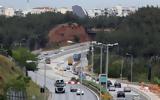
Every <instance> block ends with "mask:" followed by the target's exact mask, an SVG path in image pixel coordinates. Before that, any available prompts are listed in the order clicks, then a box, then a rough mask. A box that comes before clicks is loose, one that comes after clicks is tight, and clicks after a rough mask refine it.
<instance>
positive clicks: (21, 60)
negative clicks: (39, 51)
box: [12, 48, 37, 70]
mask: <svg viewBox="0 0 160 100" xmlns="http://www.w3.org/2000/svg"><path fill="white" fill-rule="evenodd" d="M12 55H13V58H14V59H15V61H16V62H17V63H18V64H19V65H20V66H21V67H22V68H23V67H26V70H36V64H35V63H30V64H28V63H26V61H27V60H33V61H36V60H37V59H36V55H34V54H32V53H31V52H30V51H29V50H28V49H26V48H17V49H15V50H13V54H12Z"/></svg>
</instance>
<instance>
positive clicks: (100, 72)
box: [100, 45, 103, 74]
mask: <svg viewBox="0 0 160 100" xmlns="http://www.w3.org/2000/svg"><path fill="white" fill-rule="evenodd" d="M100 48H101V59H100V74H102V61H103V45H101V46H100Z"/></svg>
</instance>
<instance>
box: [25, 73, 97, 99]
mask: <svg viewBox="0 0 160 100" xmlns="http://www.w3.org/2000/svg"><path fill="white" fill-rule="evenodd" d="M28 74H29V76H30V77H31V78H32V80H33V81H34V82H35V83H37V84H38V85H40V86H41V87H43V86H44V74H42V73H39V72H36V73H34V72H28ZM54 83H55V80H54V79H50V78H49V77H47V78H46V87H47V88H48V89H49V91H50V93H49V94H50V98H51V99H50V100H88V98H90V99H91V100H97V97H96V96H95V94H93V93H92V92H91V91H90V90H89V89H88V88H86V87H84V86H81V85H78V84H76V85H72V86H73V87H75V88H78V89H79V88H80V89H82V90H83V91H84V95H82V96H79V95H76V93H72V92H70V87H71V85H70V84H67V85H66V93H64V94H56V93H55V87H54Z"/></svg>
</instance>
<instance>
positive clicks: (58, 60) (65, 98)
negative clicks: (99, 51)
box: [28, 46, 98, 100]
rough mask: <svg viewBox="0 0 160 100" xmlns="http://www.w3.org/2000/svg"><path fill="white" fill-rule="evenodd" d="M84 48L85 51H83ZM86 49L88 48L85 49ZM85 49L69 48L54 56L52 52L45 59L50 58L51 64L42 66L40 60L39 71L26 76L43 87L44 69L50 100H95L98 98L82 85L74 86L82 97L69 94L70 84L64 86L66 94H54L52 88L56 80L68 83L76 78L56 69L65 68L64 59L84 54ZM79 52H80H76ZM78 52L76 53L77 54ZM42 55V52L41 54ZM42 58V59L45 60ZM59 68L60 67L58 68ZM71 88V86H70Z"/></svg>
mask: <svg viewBox="0 0 160 100" xmlns="http://www.w3.org/2000/svg"><path fill="white" fill-rule="evenodd" d="M84 48H85V50H83V49H84ZM87 48H88V47H87ZM87 48H86V47H83V46H82V47H78V48H72V49H71V48H70V50H66V51H64V52H59V53H58V54H55V53H54V52H53V53H52V52H51V53H50V54H49V55H46V56H45V57H51V64H47V65H45V64H43V62H44V59H41V60H40V61H39V63H38V68H39V70H38V71H36V72H31V71H30V72H28V75H29V76H30V77H31V78H32V80H33V81H34V82H35V83H37V84H38V85H40V86H41V87H43V86H44V83H45V82H44V73H45V72H44V69H46V76H47V77H46V87H47V88H48V89H49V91H50V97H49V98H50V100H89V99H90V100H97V99H98V98H97V97H96V95H95V94H94V93H93V92H91V91H90V90H88V88H86V87H84V86H82V85H78V84H77V85H74V87H75V88H80V89H82V90H83V91H84V95H83V96H78V95H76V93H71V92H70V86H71V85H70V84H67V85H66V87H65V88H66V89H65V90H66V93H64V94H56V93H55V88H54V82H55V80H56V79H64V80H65V81H69V80H70V78H71V77H77V76H75V75H73V74H72V73H71V72H63V73H62V72H60V71H59V70H58V69H56V67H57V66H58V65H61V66H62V64H63V65H64V66H65V64H66V63H64V62H66V59H67V57H69V56H72V55H73V54H74V53H81V52H86V49H87ZM78 50H80V51H78ZM77 51H78V52H77ZM43 53H44V52H43ZM45 57H44V56H42V58H45ZM45 67H46V68H45ZM58 67H60V66H58ZM72 86H73V85H72Z"/></svg>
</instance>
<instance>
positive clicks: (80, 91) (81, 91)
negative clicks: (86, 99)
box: [76, 89, 84, 95]
mask: <svg viewBox="0 0 160 100" xmlns="http://www.w3.org/2000/svg"><path fill="white" fill-rule="evenodd" d="M76 94H77V95H84V91H83V90H81V89H78V90H77V93H76Z"/></svg>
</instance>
